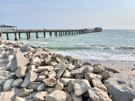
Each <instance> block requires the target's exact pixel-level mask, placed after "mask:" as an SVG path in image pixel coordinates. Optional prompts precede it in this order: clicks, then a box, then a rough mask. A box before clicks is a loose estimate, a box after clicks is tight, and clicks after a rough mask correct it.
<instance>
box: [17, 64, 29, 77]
mask: <svg viewBox="0 0 135 101" xmlns="http://www.w3.org/2000/svg"><path fill="white" fill-rule="evenodd" d="M26 71H27V67H26V66H20V67H18V68H17V70H16V71H15V75H16V76H17V77H19V78H21V77H24V76H25V74H26Z"/></svg>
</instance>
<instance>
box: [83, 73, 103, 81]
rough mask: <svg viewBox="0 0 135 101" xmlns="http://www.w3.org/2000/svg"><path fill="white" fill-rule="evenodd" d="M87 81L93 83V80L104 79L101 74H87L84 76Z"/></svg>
mask: <svg viewBox="0 0 135 101" xmlns="http://www.w3.org/2000/svg"><path fill="white" fill-rule="evenodd" d="M84 77H85V79H87V80H88V81H91V80H92V79H96V78H97V79H99V80H101V79H102V76H101V75H99V74H94V73H85V74H84Z"/></svg>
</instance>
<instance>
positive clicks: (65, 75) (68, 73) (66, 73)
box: [62, 70, 71, 78]
mask: <svg viewBox="0 0 135 101" xmlns="http://www.w3.org/2000/svg"><path fill="white" fill-rule="evenodd" d="M70 76H71V74H70V72H69V71H68V70H66V71H65V72H64V74H63V76H62V77H63V78H70Z"/></svg>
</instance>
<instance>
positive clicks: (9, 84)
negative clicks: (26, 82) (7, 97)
mask: <svg viewBox="0 0 135 101" xmlns="http://www.w3.org/2000/svg"><path fill="white" fill-rule="evenodd" d="M13 81H14V79H8V80H6V81H5V83H4V85H3V90H4V91H9V90H10V89H11V87H12V83H13Z"/></svg>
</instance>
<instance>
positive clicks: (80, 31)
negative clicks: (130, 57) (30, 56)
mask: <svg viewBox="0 0 135 101" xmlns="http://www.w3.org/2000/svg"><path fill="white" fill-rule="evenodd" d="M100 31H101V30H99V28H94V29H86V28H85V29H16V30H10V31H4V32H0V37H1V36H2V35H3V34H6V37H7V40H9V34H14V36H15V40H16V41H17V40H18V37H17V36H19V39H21V34H22V33H23V34H24V33H26V37H27V40H29V39H30V38H31V34H35V33H36V38H37V39H38V38H39V34H43V37H46V33H47V32H49V35H50V36H52V34H54V35H55V36H63V35H65V36H66V35H75V34H85V33H93V32H100ZM39 32H40V33H39ZM17 34H18V35H17Z"/></svg>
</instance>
